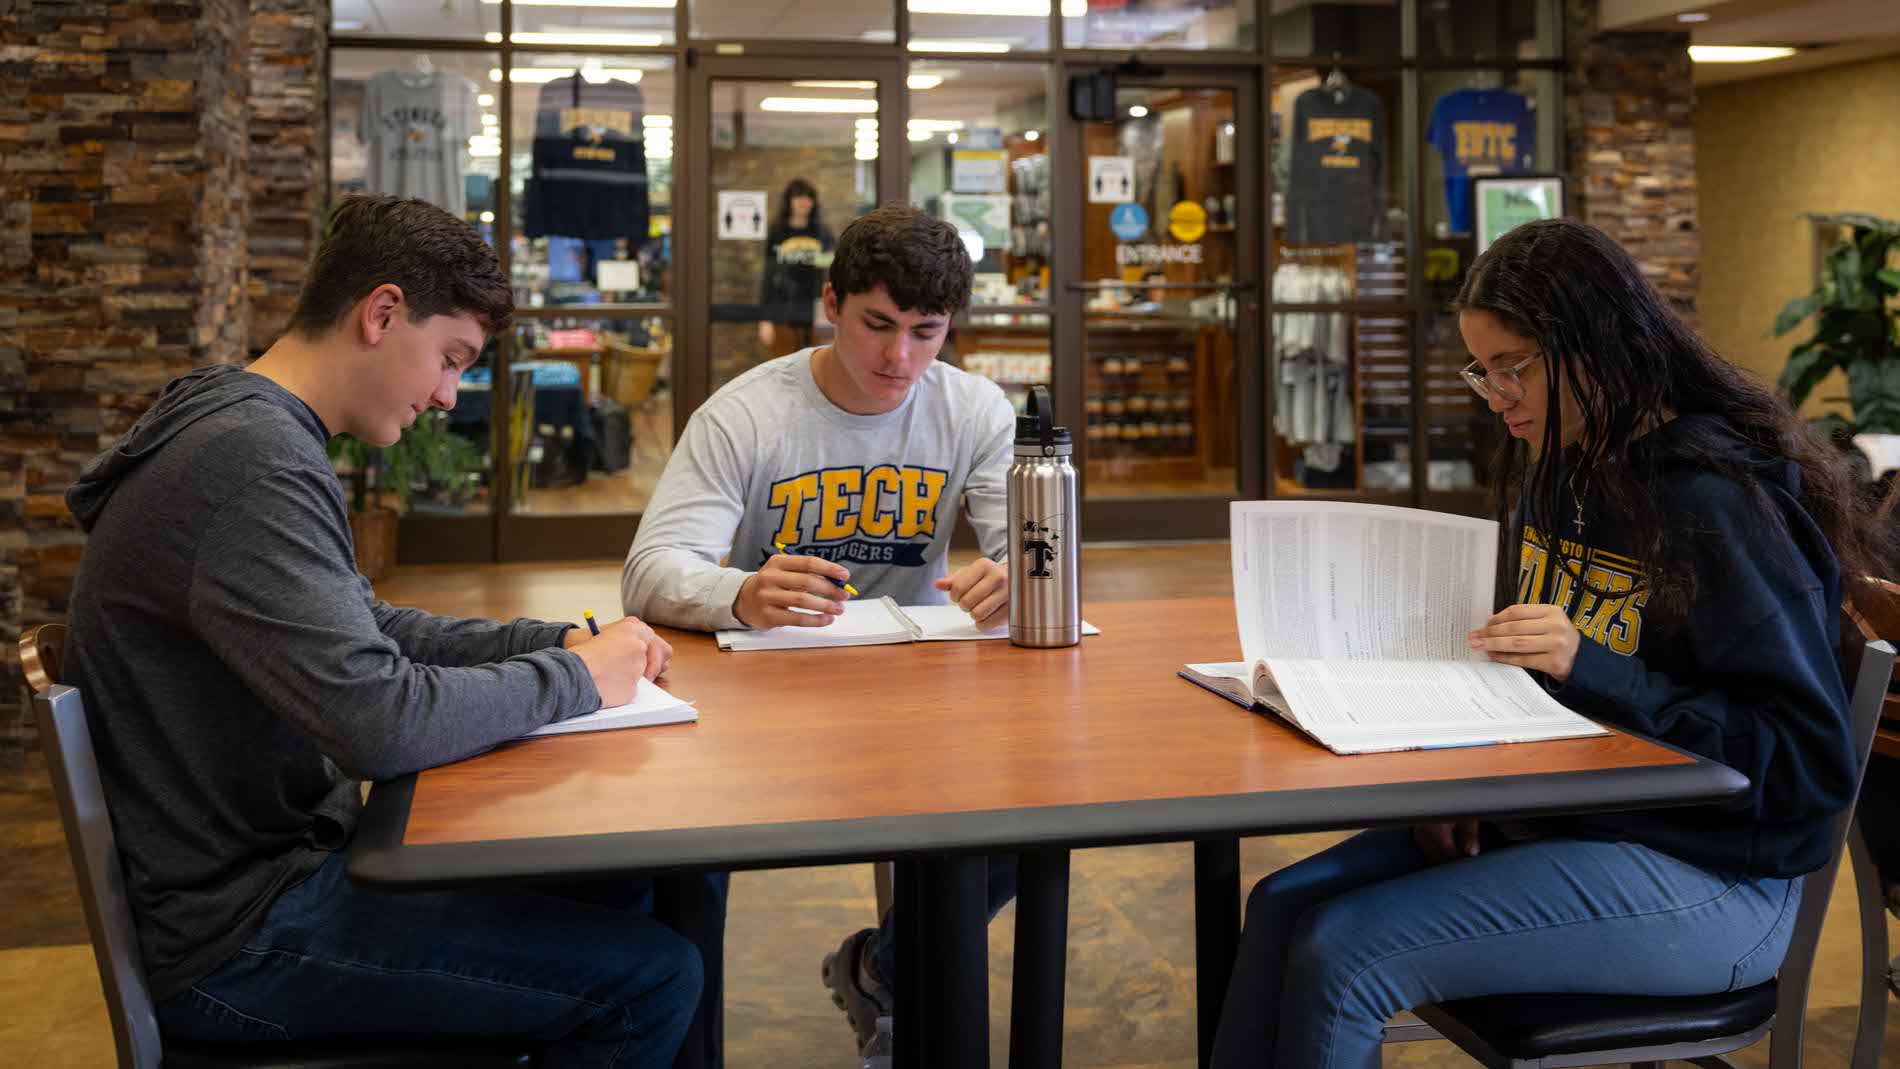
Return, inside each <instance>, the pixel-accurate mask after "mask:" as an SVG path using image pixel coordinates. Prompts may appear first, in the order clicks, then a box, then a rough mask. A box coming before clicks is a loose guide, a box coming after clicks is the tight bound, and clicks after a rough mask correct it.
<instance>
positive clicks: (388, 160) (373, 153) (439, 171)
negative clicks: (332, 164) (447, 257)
mask: <svg viewBox="0 0 1900 1069" xmlns="http://www.w3.org/2000/svg"><path fill="white" fill-rule="evenodd" d="M480 124H481V106H480V105H479V104H478V103H477V102H476V99H475V86H474V85H472V84H470V82H469V80H468V79H467V78H464V77H462V76H461V75H459V74H450V73H447V72H444V71H436V72H434V73H432V74H421V73H417V72H414V71H382V72H381V73H378V74H376V75H374V76H373V77H371V78H370V80H369V87H368V88H367V89H365V90H364V93H363V120H362V124H361V125H360V126H358V127H357V129H359V130H361V131H362V136H363V140H364V141H365V142H366V143H367V144H368V146H369V161H368V174H367V175H366V176H365V183H366V184H367V185H368V187H369V189H370V191H371V192H373V193H393V194H395V195H397V196H400V197H420V198H421V199H423V200H426V201H428V202H429V203H430V204H433V205H435V206H436V207H438V208H442V209H445V210H447V211H449V212H451V213H453V214H454V215H456V216H458V217H459V216H460V215H462V214H463V213H464V212H465V211H466V210H467V206H468V198H467V194H466V193H465V192H464V188H465V187H464V186H463V184H462V172H463V164H464V162H465V161H466V156H467V153H468V139H469V138H470V137H472V136H473V135H474V134H475V133H476V132H477V131H478V130H480V129H481V125H480Z"/></svg>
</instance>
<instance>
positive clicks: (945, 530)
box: [620, 205, 1015, 1043]
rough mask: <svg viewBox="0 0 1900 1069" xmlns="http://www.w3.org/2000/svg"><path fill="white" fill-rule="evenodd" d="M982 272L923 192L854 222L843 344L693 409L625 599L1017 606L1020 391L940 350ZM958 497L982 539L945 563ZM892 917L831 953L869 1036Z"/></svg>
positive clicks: (995, 861)
mask: <svg viewBox="0 0 1900 1069" xmlns="http://www.w3.org/2000/svg"><path fill="white" fill-rule="evenodd" d="M971 281H972V269H971V266H970V260H969V255H968V254H967V253H966V252H965V251H964V246H963V241H962V239H961V238H960V237H959V236H958V235H957V232H956V229H955V228H954V227H952V226H951V225H950V224H948V223H946V222H943V221H942V220H939V219H934V218H932V217H930V216H928V215H925V214H924V213H923V212H920V211H918V210H917V209H915V208H911V207H909V206H905V205H886V206H885V207H882V208H879V209H877V210H875V211H873V212H870V213H868V214H866V215H864V216H862V217H860V218H858V219H857V220H855V221H854V222H852V223H851V225H850V226H848V227H846V228H845V230H844V233H843V234H842V235H840V236H839V238H838V245H837V250H836V254H835V256H834V257H833V259H832V262H831V268H830V277H829V281H828V282H827V283H826V285H825V289H824V308H825V317H826V319H827V320H829V321H830V323H831V324H832V326H833V328H834V330H835V334H834V338H833V341H832V344H830V345H826V346H821V347H817V348H812V349H804V350H800V351H799V352H796V353H792V354H791V355H789V356H786V357H783V358H781V359H777V360H773V361H770V362H768V363H765V364H762V365H760V366H758V367H756V368H753V369H752V370H751V371H748V372H746V373H745V374H744V375H741V376H740V377H739V378H737V379H735V380H733V381H732V382H730V383H728V384H727V385H726V386H725V387H724V388H722V389H721V390H719V392H718V393H716V394H714V395H713V396H712V397H711V398H710V399H708V400H707V402H706V403H705V404H704V405H703V406H701V407H700V409H699V410H698V411H696V412H694V413H693V417H692V419H691V420H689V421H688V422H687V425H686V432H685V434H684V435H682V436H681V438H680V441H679V444H678V446H677V447H675V449H674V451H673V456H672V459H671V460H669V461H668V462H667V466H666V472H665V473H664V474H663V475H662V476H661V477H660V484H659V486H658V488H657V489H656V490H655V491H654V495H653V500H652V502H651V503H650V504H649V505H648V506H647V510H646V513H645V515H644V516H642V518H641V521H640V530H639V534H638V536H637V537H636V538H635V539H634V542H633V547H632V548H631V549H630V550H629V551H628V553H627V563H626V567H625V569H624V570H623V571H622V572H621V577H620V597H621V602H622V604H623V606H624V607H625V610H626V612H627V613H628V614H629V615H635V614H637V615H638V616H639V617H640V618H641V619H643V620H646V621H648V622H650V623H654V624H665V625H669V626H673V627H684V628H692V629H696V630H708V631H710V630H717V629H721V628H735V627H753V628H761V629H763V628H769V627H782V626H802V627H823V626H825V625H827V624H829V623H831V622H832V620H833V619H835V617H836V616H837V614H839V613H841V612H843V610H844V600H845V599H846V598H847V597H848V596H849V595H848V594H847V592H846V591H845V590H844V589H843V587H842V585H841V584H843V583H846V582H849V583H850V584H851V585H852V586H853V587H855V588H856V589H857V591H858V596H860V597H880V596H889V597H891V598H892V599H894V600H896V601H897V602H898V603H899V604H902V605H917V604H931V603H942V602H944V601H946V600H948V601H953V602H955V603H956V604H957V605H959V606H961V607H962V608H963V609H964V610H965V611H966V612H968V613H970V615H971V616H972V617H973V618H974V619H975V620H976V621H977V623H978V624H979V625H981V626H984V627H992V626H996V625H998V624H1002V623H1004V622H1006V621H1007V620H1008V613H1009V569H1008V565H1007V563H1006V561H1007V548H1008V542H1009V533H1008V530H1007V527H1008V511H1007V505H1006V502H1005V499H1004V486H1003V484H1004V475H1005V473H1006V472H1007V470H1008V468H1009V464H1010V457H1011V453H1012V447H1013V440H1014V434H1015V411H1014V409H1013V408H1012V407H1011V405H1010V403H1009V399H1008V398H1007V397H1005V396H1004V394H1003V391H1002V389H1001V388H999V387H998V386H997V385H996V384H995V383H993V382H991V381H989V380H988V379H984V378H981V377H978V376H975V375H971V374H969V373H967V372H964V371H962V370H960V369H958V368H954V367H950V366H948V365H944V364H939V363H937V362H936V358H937V353H938V351H939V350H940V349H941V348H942V347H943V342H944V337H945V335H946V334H947V333H948V331H949V329H950V319H951V317H952V316H954V315H955V314H956V313H958V312H959V311H961V310H962V309H963V307H964V305H965V304H966V302H967V301H968V300H969V295H970V285H971ZM959 501H961V502H962V506H963V508H964V510H965V512H966V514H967V515H968V516H969V518H970V523H971V526H972V527H974V528H975V529H976V533H977V538H978V540H979V542H980V543H981V549H982V556H980V557H979V558H977V559H976V560H975V561H972V562H971V563H970V564H968V565H965V566H964V567H962V568H959V569H957V570H956V571H955V572H949V570H948V567H947V565H946V562H945V558H946V555H947V553H948V551H949V548H950V535H951V531H952V529H953V528H954V527H955V526H956V510H957V508H958V502H959ZM781 545H782V546H783V547H784V550H783V551H781V550H780V549H778V547H779V546H781ZM722 561H723V563H722ZM794 609H805V610H809V612H808V613H801V612H794V611H793V610H794ZM813 614H816V615H813ZM1014 863H1015V858H1014V857H1008V858H1003V857H996V858H992V859H991V864H990V870H991V878H990V906H991V914H992V915H994V914H995V911H996V910H997V909H1000V908H1001V907H1002V905H1003V904H1004V903H1006V902H1007V901H1008V900H1009V898H1010V896H1011V895H1012V894H1013V893H1014V890H1015V878H1014V877H1015V864H1014ZM722 891H723V887H721V886H719V885H718V884H717V881H715V882H714V884H713V885H712V887H711V890H710V892H709V893H712V894H714V895H719V894H720V893H721V892H722ZM720 905H721V906H722V905H723V903H720ZM890 923H891V922H890V920H889V918H888V917H887V918H886V921H885V928H884V930H882V931H880V930H877V929H868V928H867V929H865V930H863V931H860V932H856V933H853V934H852V935H851V936H850V937H849V938H847V939H846V940H845V942H844V945H843V946H841V947H840V948H839V950H838V952H837V953H835V954H831V955H827V956H826V958H825V968H824V976H825V982H826V984H827V985H828V986H829V987H831V989H832V992H833V994H834V995H835V996H837V1000H838V1001H839V1002H840V1004H841V1005H843V1007H844V1008H845V1011H846V1014H847V1016H848V1017H849V1019H850V1021H851V1024H852V1027H853V1028H854V1029H855V1030H856V1032H857V1034H858V1039H859V1042H860V1043H863V1042H864V1041H865V1040H866V1039H868V1038H869V1037H870V1036H871V1035H872V1034H873V1032H874V1030H875V1028H876V1019H877V1017H878V1016H880V1015H886V1014H889V1013H890V1011H891V1000H890V994H889V989H888V987H887V986H886V984H885V982H884V978H886V977H890V976H892V975H893V965H892V953H891V951H892V940H891V938H890V934H889V933H890V930H891V929H890ZM716 968H717V966H716V964H715V963H712V962H708V989H709V990H716V988H717V984H718V981H717V979H716Z"/></svg>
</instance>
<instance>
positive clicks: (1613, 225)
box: [1564, 0, 1702, 319]
mask: <svg viewBox="0 0 1900 1069" xmlns="http://www.w3.org/2000/svg"><path fill="white" fill-rule="evenodd" d="M1566 6H1567V18H1568V26H1567V30H1568V38H1567V40H1568V51H1569V54H1570V70H1569V77H1568V79H1567V81H1566V83H1565V86H1564V89H1565V94H1566V99H1565V107H1566V109H1567V111H1566V123H1565V126H1566V131H1565V132H1566V136H1567V138H1568V145H1567V149H1568V154H1569V159H1570V179H1571V189H1572V210H1573V212H1575V214H1576V215H1578V216H1579V217H1580V218H1582V219H1584V220H1585V221H1587V222H1589V223H1592V224H1594V225H1596V226H1598V227H1601V228H1602V229H1603V230H1604V231H1605V232H1607V233H1608V234H1609V235H1610V236H1611V237H1614V238H1615V239H1616V240H1618V241H1620V242H1622V243H1623V245H1624V247H1625V248H1627V249H1629V250H1630V252H1631V253H1632V254H1634V255H1635V257H1636V260H1637V262H1638V263H1639V264H1641V265H1642V267H1643V271H1644V273H1645V274H1647V275H1648V276H1649V278H1650V281H1652V282H1654V283H1655V284H1656V286H1657V287H1658V288H1659V289H1661V290H1662V292H1663V295H1664V296H1666V297H1668V298H1669V299H1670V300H1671V301H1672V302H1674V303H1675V305H1676V307H1677V309H1678V310H1679V311H1681V312H1684V313H1685V314H1687V315H1689V316H1690V317H1691V318H1692V319H1693V317H1694V316H1695V300H1696V288H1697V265H1698V262H1699V261H1700V259H1701V255H1702V247H1701V246H1702V241H1701V236H1700V233H1699V231H1698V229H1697V222H1696V218H1697V215H1696V152H1695V83H1694V80H1693V76H1692V74H1691V70H1690V62H1689V52H1688V47H1689V35H1688V34H1685V33H1627V34H1625V33H1617V34H1599V33H1597V32H1596V9H1597V2H1596V0H1568V3H1567V5H1566Z"/></svg>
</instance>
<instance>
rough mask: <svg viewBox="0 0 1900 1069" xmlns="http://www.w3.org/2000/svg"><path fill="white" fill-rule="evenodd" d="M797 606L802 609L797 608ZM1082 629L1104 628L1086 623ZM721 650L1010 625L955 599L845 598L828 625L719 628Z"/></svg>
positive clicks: (935, 637) (963, 637) (947, 635)
mask: <svg viewBox="0 0 1900 1069" xmlns="http://www.w3.org/2000/svg"><path fill="white" fill-rule="evenodd" d="M793 611H795V612H799V611H803V610H793ZM1082 633H1083V634H1085V635H1099V634H1101V633H1102V631H1101V629H1100V628H1098V627H1095V626H1094V625H1092V624H1090V623H1088V622H1087V621H1086V620H1085V621H1083V623H1082ZM718 637H719V648H720V649H722V650H808V649H823V648H826V647H829V646H884V645H889V644H892V643H897V642H965V641H969V640H972V639H984V638H1002V639H1007V638H1008V637H1009V625H1008V624H1007V623H1005V624H999V625H998V626H996V627H992V628H990V629H989V630H988V631H979V630H977V627H976V621H975V620H972V619H970V614H969V613H967V612H964V611H963V610H962V609H959V608H957V607H956V606H955V605H901V606H900V605H899V604H897V602H895V601H893V600H891V599H890V598H865V599H863V600H861V601H847V602H845V603H844V613H843V614H842V615H840V616H839V617H838V618H837V619H836V620H833V621H832V622H831V623H829V624H826V625H825V626H824V627H774V628H772V629H770V630H768V631H721V632H719V636H718Z"/></svg>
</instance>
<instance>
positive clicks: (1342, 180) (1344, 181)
mask: <svg viewBox="0 0 1900 1069" xmlns="http://www.w3.org/2000/svg"><path fill="white" fill-rule="evenodd" d="M1289 136H1290V137H1291V139H1292V142H1293V147H1292V160H1291V162H1290V164H1289V165H1288V168H1287V172H1288V173H1287V191H1286V239H1287V240H1288V241H1290V242H1292V243H1293V244H1295V245H1336V244H1342V243H1346V242H1356V241H1374V240H1377V238H1378V235H1379V231H1380V226H1379V224H1380V220H1381V216H1382V215H1383V214H1384V211H1383V207H1384V203H1385V197H1384V188H1385V105H1384V104H1382V103H1380V101H1379V98H1378V97H1377V96H1375V95H1373V94H1372V93H1371V92H1370V91H1368V90H1365V89H1361V88H1360V87H1358V86H1356V85H1347V86H1342V87H1340V88H1337V89H1328V88H1326V87H1324V86H1322V87H1320V88H1318V89H1309V90H1307V91H1306V92H1304V93H1301V94H1300V97H1299V99H1298V100H1295V101H1294V102H1293V129H1292V131H1291V132H1290V135H1289Z"/></svg>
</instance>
